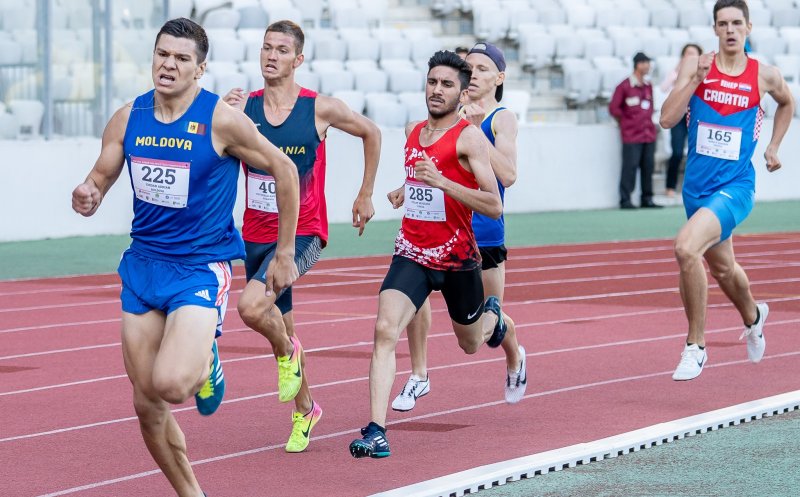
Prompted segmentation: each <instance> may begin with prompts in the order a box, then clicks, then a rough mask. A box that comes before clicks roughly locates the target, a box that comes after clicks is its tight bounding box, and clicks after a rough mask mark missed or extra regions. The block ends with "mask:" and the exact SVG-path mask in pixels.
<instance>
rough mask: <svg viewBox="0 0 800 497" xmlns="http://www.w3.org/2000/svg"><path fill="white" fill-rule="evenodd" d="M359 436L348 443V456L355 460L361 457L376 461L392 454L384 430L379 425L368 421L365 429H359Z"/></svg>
mask: <svg viewBox="0 0 800 497" xmlns="http://www.w3.org/2000/svg"><path fill="white" fill-rule="evenodd" d="M361 435H363V437H362V438H357V439H355V440H353V441H352V442H350V454H352V455H353V457H355V458H356V459H360V458H362V457H372V458H374V459H377V458H381V457H389V456H390V455H391V454H392V452H391V451H390V450H389V441H388V440H387V439H386V430H385V429H384V428H382V427H381V426H380V425H378V424H375V423H373V422H371V421H370V423H369V424H368V425H367V426H366V427H365V428H361Z"/></svg>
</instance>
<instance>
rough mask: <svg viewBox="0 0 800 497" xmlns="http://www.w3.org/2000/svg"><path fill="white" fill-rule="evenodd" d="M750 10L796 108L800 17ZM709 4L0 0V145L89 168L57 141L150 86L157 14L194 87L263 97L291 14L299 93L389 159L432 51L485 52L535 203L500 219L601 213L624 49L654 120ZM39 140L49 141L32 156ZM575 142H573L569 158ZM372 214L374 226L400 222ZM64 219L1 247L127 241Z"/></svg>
mask: <svg viewBox="0 0 800 497" xmlns="http://www.w3.org/2000/svg"><path fill="white" fill-rule="evenodd" d="M749 5H750V11H751V18H752V22H753V25H754V30H753V32H752V35H751V37H750V40H749V41H750V45H751V48H752V51H751V56H753V57H756V58H759V59H761V60H764V61H766V62H768V63H772V64H775V65H777V66H778V67H780V69H781V71H782V73H783V75H784V77H785V78H786V79H787V81H788V82H789V84H790V87H791V88H792V91H793V92H794V94H795V98H797V97H798V96H800V21H799V20H800V5H798V4H797V3H796V2H795V1H793V0H754V1H751V2H749ZM712 6H713V2H711V1H700V0H647V1H644V0H592V1H589V0H481V1H475V0H233V1H230V0H228V1H223V0H114V1H111V0H0V28H1V29H0V139H2V140H11V143H12V144H13V146H12V147H11V150H12V152H13V153H12V157H28V159H25V160H31V157H33V158H34V159H35V158H36V157H38V155H37V154H41V159H40V160H41V161H42V163H44V164H47V163H49V160H50V159H49V156H51V155H52V154H58V155H59V156H61V157H70V158H72V159H73V160H74V161H75V162H76V164H72V163H70V164H69V165H68V166H67V167H62V168H58V169H57V170H56V171H54V172H53V174H55V175H56V177H59V178H60V176H59V175H64V176H65V177H64V178H62V179H64V180H65V181H66V179H67V178H69V181H67V183H72V181H73V178H74V177H75V176H74V175H75V174H76V171H77V170H82V168H83V166H84V164H85V161H90V160H94V159H93V158H91V156H92V153H90V151H92V150H93V146H84V147H83V148H80V147H79V150H80V153H78V152H76V151H74V150H73V147H76V146H77V145H75V143H84V142H83V141H80V140H79V142H75V141H74V140H73V141H69V140H67V141H64V139H65V138H73V137H79V138H81V139H89V138H94V139H97V138H99V137H100V135H101V133H102V130H103V127H104V126H105V123H106V122H107V120H108V118H109V116H110V115H111V114H112V113H113V111H114V110H116V109H117V108H119V106H120V105H122V104H123V103H125V102H129V101H131V100H132V99H133V98H134V97H135V96H137V95H139V94H141V93H143V92H144V91H146V90H147V89H148V88H150V87H151V85H152V82H151V76H150V60H151V56H152V43H153V40H154V38H155V34H156V32H157V30H158V28H159V27H160V26H161V25H162V23H163V22H164V20H165V19H167V18H173V17H179V16H185V17H190V18H192V19H194V20H196V21H198V22H199V23H201V24H202V25H203V26H204V27H205V28H206V30H207V32H208V35H209V41H210V52H209V56H208V67H207V71H206V72H205V74H204V76H203V78H202V79H201V81H200V84H201V85H202V86H203V87H205V88H206V89H208V90H210V91H213V92H216V93H218V94H220V95H224V94H225V93H226V92H227V91H229V90H230V89H231V88H234V87H241V88H244V89H246V90H253V89H259V88H261V87H262V86H263V80H262V79H261V74H260V71H259V67H258V58H259V52H260V43H261V40H262V38H263V34H264V30H265V26H266V25H267V24H268V23H270V22H272V21H275V20H280V19H291V20H294V21H296V22H298V23H299V24H300V25H301V26H302V27H303V28H304V30H305V33H306V43H305V48H304V54H305V62H304V63H303V64H302V65H301V66H300V68H299V69H298V73H297V80H298V82H299V83H300V84H301V85H303V86H305V87H307V88H309V89H311V90H315V91H319V92H321V93H323V94H328V95H333V96H336V97H339V98H340V99H342V100H343V101H345V102H346V103H347V104H348V105H349V106H350V107H351V108H352V109H353V110H354V111H356V112H360V113H363V114H365V115H366V116H367V117H369V118H370V119H372V120H374V121H375V122H376V123H378V125H379V126H381V127H382V128H383V129H384V144H383V149H384V150H386V151H396V150H400V149H401V147H402V141H403V138H402V129H403V126H404V125H405V124H406V123H407V122H409V121H413V120H417V119H421V118H423V117H424V116H425V114H426V107H425V101H424V97H423V95H424V93H423V85H424V75H425V73H426V69H427V68H426V63H427V60H428V58H429V57H430V55H431V54H432V53H433V52H434V51H436V50H439V49H451V50H452V49H454V48H455V47H457V46H468V47H469V46H472V45H473V44H474V43H476V42H478V41H491V42H492V43H494V44H496V45H497V46H499V47H500V48H501V49H502V50H503V51H504V52H505V54H506V60H507V61H508V68H507V70H506V81H505V85H504V87H505V91H504V96H503V101H502V104H503V105H504V106H506V107H508V108H509V109H511V110H513V111H514V112H515V114H516V115H517V117H518V119H519V123H520V125H521V127H520V140H519V143H520V150H519V153H520V157H531V158H532V159H533V160H535V161H536V164H537V167H535V168H533V167H531V168H523V169H521V171H520V175H519V178H518V185H520V186H521V187H522V188H517V189H515V190H516V191H522V190H523V189H526V188H528V186H530V187H531V188H535V189H537V190H539V191H540V193H538V194H537V195H513V194H512V195H510V196H509V198H507V201H506V209H507V212H531V211H553V210H573V209H595V208H608V207H613V206H615V205H617V203H618V198H617V193H616V192H617V181H618V178H619V176H618V175H619V173H618V171H619V169H618V168H619V164H620V156H619V153H620V152H619V148H620V147H619V132H618V130H617V125H616V123H615V122H614V120H613V119H612V118H611V117H610V116H609V114H608V109H607V104H608V101H609V99H610V97H611V94H612V92H613V90H614V88H615V86H616V85H617V84H618V83H619V82H620V81H621V80H622V79H624V78H625V77H627V76H628V75H630V73H631V69H632V64H631V60H632V56H633V55H634V54H635V53H636V52H638V51H643V52H645V53H646V54H648V55H649V57H650V58H651V59H652V70H651V76H652V80H653V83H654V84H653V88H654V92H655V95H654V102H655V106H654V107H655V114H654V120H656V121H657V120H658V116H659V113H658V110H659V107H660V105H661V103H662V102H663V100H664V99H665V98H666V95H665V94H663V93H662V92H661V91H660V90H659V89H658V86H659V85H658V83H660V81H661V80H662V79H663V78H664V77H665V76H666V75H667V74H669V73H670V72H671V71H673V69H674V68H675V67H676V64H677V61H678V59H679V52H680V50H681V48H682V47H683V46H684V45H685V44H686V43H689V42H694V43H698V44H699V45H700V46H702V47H704V49H706V50H708V49H712V48H714V47H715V43H716V38H715V37H714V32H713V30H712V27H711V18H710V15H711V14H710V12H711V10H712ZM764 100H765V103H764V104H763V105H764V107H765V111H766V116H767V118H768V119H767V122H770V121H771V120H770V119H769V117H771V115H772V113H773V112H774V110H775V105H774V102H773V101H771V99H770V97H769V96H766V97H765V99H764ZM798 109H800V107H798ZM798 112H800V110H798ZM532 130H535V131H532ZM668 133H669V132H668V131H667V130H661V131H660V132H659V135H658V140H657V144H656V171H655V175H654V187H655V189H656V193H658V192H663V191H664V183H665V176H666V174H665V171H666V161H667V158H668V157H669V155H670V153H671V150H670V145H669V143H670V140H669V134H668ZM42 139H44V140H49V144H48V146H47V147H42V146H39V145H37V143H39V141H40V140H42ZM331 139H333V140H338V139H340V137H338V136H336V135H335V134H333V135H332V136H331ZM576 140H578V141H579V142H580V143H582V145H583V146H581V147H575V146H573V144H574V143H575V141H576ZM762 141H763V140H762ZM762 146H763V145H762ZM48 147H49V148H48ZM794 147H795V142H794V141H792V140H791V139H787V140H784V146H783V149H782V150H783V151H784V152H783V153H784V154H785V155H793V154H794V153H795V148H794ZM337 148H338V147H330V148H329V159H328V160H329V163H330V164H332V165H333V167H334V169H335V168H336V167H337V166H336V164H338V163H347V162H349V161H350V160H351V159H350V157H349V156H348V155H347V153H341V151H339V152H338V153H339V154H341V156H339V155H337V152H336V150H337ZM50 149H54V150H56V151H55V152H51V151H49V150H50ZM339 150H341V149H339ZM26 154H27V155H26ZM31 154H32V155H31ZM756 156H757V157H760V153H758V152H757V155H756ZM78 157H82V158H83V159H81V160H80V161H79V160H78V159H77V158H78ZM553 157H559V161H560V162H561V168H564V170H567V171H569V172H568V173H566V174H568V176H569V178H570V179H569V181H565V177H564V174H565V173H563V172H562V170H560V169H559V170H553V168H550V167H539V166H540V165H542V164H548V163H549V161H551V160H552V158H553ZM37 160H38V159H37ZM395 161H399V154H388V153H387V154H384V157H383V158H382V160H381V164H382V166H381V168H380V171H379V178H378V182H377V184H376V188H385V189H386V190H387V191H388V190H390V189H393V188H394V187H393V186H392V185H394V184H395V183H396V182H397V181H396V179H397V178H396V177H395V176H393V175H392V174H391V171H394V170H396V169H397V168H396V167H393V164H394V162H395ZM78 162H80V164H77V163H78ZM73 168H74V169H75V171H72V169H73ZM756 169H757V170H760V169H761V168H760V167H757V168H756ZM68 170H69V171H72V172H71V175H67V174H68V173H67V172H66V171H68ZM759 174H761V173H759ZM782 174H785V175H792V174H794V173H792V172H789V171H787V172H786V173H782ZM333 181H336V180H335V179H334V180H333ZM791 184H792V178H784V181H775V182H773V183H769V182H762V183H760V185H759V186H760V188H759V192H758V195H759V198H760V199H767V200H784V199H795V198H797V196H798V194H797V192H796V191H793V190H794V189H792V188H791ZM543 185H544V187H543ZM548 185H549V187H548ZM334 187H336V188H338V186H333V185H331V184H329V188H334ZM344 187H345V188H348V185H344ZM348 191H349V190H348ZM112 193H114V192H112ZM54 194H55V192H54ZM120 195H121V196H122V199H121V200H120V202H121V204H120V205H121V206H122V205H126V203H127V202H128V199H127V197H125V196H124V194H122V193H121V194H120ZM334 202H335V200H334ZM377 204H378V205H376V218H377V219H393V218H397V217H398V216H399V213H398V212H397V211H394V210H393V209H391V208H390V207H387V206H382V205H381V203H380V202H378V203H377ZM330 210H331V212H332V218H331V221H333V222H346V221H347V218H346V216H344V215H341V216H339V217H337V214H336V212H342V213H344V214H347V213H348V212H349V207H347V208H345V207H344V206H342V207H341V208H339V207H337V206H335V205H334V206H332V208H331V209H330ZM12 221H13V220H12ZM63 221H64V222H63V223H61V224H59V226H60V227H61V229H56V230H55V232H51V231H47V230H45V229H44V227H41V226H36V225H32V224H31V223H24V222H21V221H20V223H19V226H18V227H9V228H8V229H6V230H4V237H3V239H5V240H17V239H35V238H40V237H48V236H68V235H81V234H95V233H104V232H111V233H124V232H125V228H124V226H125V225H126V224H127V221H128V219H121V220H119V225H116V224H115V225H114V226H113V227H109V226H106V227H105V228H101V227H97V228H94V229H93V231H91V232H87V226H86V225H85V224H83V225H82V224H81V223H77V222H75V220H71V219H68V218H65V219H64V220H63ZM67 226H69V228H67ZM49 229H51V230H52V227H51V228H49Z"/></svg>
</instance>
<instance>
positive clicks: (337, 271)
mask: <svg viewBox="0 0 800 497" xmlns="http://www.w3.org/2000/svg"><path fill="white" fill-rule="evenodd" d="M665 241H668V242H670V244H669V245H664V246H657V247H642V248H628V249H616V250H589V251H578V252H567V253H549V254H530V255H522V254H520V255H514V256H513V259H514V260H547V259H563V258H567V257H588V256H595V255H622V254H640V253H643V252H660V251H665V250H668V251H672V250H673V249H672V245H671V242H672V240H665ZM612 243H618V244H626V243H628V242H612ZM795 243H797V241H796V240H768V241H767V240H765V241H752V242H748V241H738V243H737V244H736V248H737V249H739V251H737V254H736V256H737V258H745V257H754V256H763V255H794V254H798V253H800V249H789V250H780V251H762V252H750V253H748V252H743V251H741V248H742V247H750V246H754V247H758V248H762V247H764V246H766V245H779V244H795ZM577 245H580V244H577ZM556 246H557V247H561V246H560V245H556ZM567 246H571V244H569V245H567ZM534 248H539V247H514V248H512V249H511V251H512V253H513V251H523V250H527V249H534ZM372 257H383V256H365V257H361V258H360V257H348V258H340V259H339V260H359V259H366V258H372ZM674 260H675V259H674V257H668V258H663V259H652V261H653V262H666V261H669V262H674ZM595 264H598V266H604V265H606V263H602V262H601V263H595ZM612 265H613V264H612ZM598 266H591V265H590V266H581V265H556V266H552V269H554V270H556V269H563V268H570V267H574V268H578V267H598ZM386 267H387V264H371V265H354V266H345V267H337V268H325V269H322V268H321V269H312V271H311V273H310V274H312V275H313V274H316V275H347V273H350V272H352V271H363V270H371V269H383V270H385V269H386ZM109 274H113V273H105V274H100V275H79V276H63V277H56V278H34V279H22V280H5V281H4V282H0V285H1V284H2V283H5V282H11V283H14V282H26V281H36V280H42V281H47V280H56V281H57V280H60V279H68V278H77V277H87V276H107V275H109ZM351 276H352V275H351ZM372 276H375V275H372ZM382 276H383V275H380V277H382ZM376 277H377V276H376ZM233 279H234V280H241V279H244V276H242V275H237V276H235V277H234V278H233ZM115 287H116V288H118V287H119V285H116V284H115V285H109V284H103V285H95V286H92V285H85V286H81V287H76V288H69V289H68V290H69V291H71V292H74V291H77V290H81V291H82V290H91V289H107V288H115ZM65 290H67V289H65V288H43V289H37V290H19V291H11V292H0V297H4V296H11V295H31V294H38V293H50V292H63V291H65Z"/></svg>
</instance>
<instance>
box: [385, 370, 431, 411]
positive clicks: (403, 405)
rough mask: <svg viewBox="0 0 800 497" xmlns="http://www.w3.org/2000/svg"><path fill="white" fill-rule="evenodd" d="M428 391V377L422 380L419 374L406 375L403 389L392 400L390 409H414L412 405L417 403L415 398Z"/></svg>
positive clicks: (429, 386) (429, 387)
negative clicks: (406, 379) (406, 378)
mask: <svg viewBox="0 0 800 497" xmlns="http://www.w3.org/2000/svg"><path fill="white" fill-rule="evenodd" d="M430 391H431V380H430V378H425V379H424V380H423V379H422V378H420V377H419V376H414V375H411V376H409V377H408V381H407V382H406V384H405V386H404V387H403V389H402V390H401V391H400V393H399V394H397V397H395V399H394V400H393V401H392V409H394V410H395V411H400V412H406V411H410V410H411V409H414V406H415V405H416V404H417V399H418V398H420V397H422V396H424V395H427V394H428V392H430Z"/></svg>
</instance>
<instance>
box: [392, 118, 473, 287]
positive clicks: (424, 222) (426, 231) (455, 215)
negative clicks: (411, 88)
mask: <svg viewBox="0 0 800 497" xmlns="http://www.w3.org/2000/svg"><path fill="white" fill-rule="evenodd" d="M427 123H428V121H424V122H422V123H420V124H418V125H417V127H415V128H414V130H413V131H412V132H411V134H410V135H408V140H406V149H405V168H406V184H405V208H406V212H405V216H404V217H403V224H402V225H401V227H400V233H398V235H397V239H396V240H395V248H394V253H395V255H399V256H402V257H406V258H408V259H411V260H413V261H414V262H417V263H418V264H421V265H423V266H425V267H428V268H430V269H436V270H444V271H466V270H472V269H475V268H476V267H477V266H478V265H479V264H480V255H479V252H478V246H477V244H476V243H475V235H474V234H473V232H472V210H470V209H469V208H468V207H467V206H465V205H464V204H462V203H461V202H459V201H457V200H455V199H452V198H450V197H449V196H447V195H445V194H444V192H443V191H442V190H440V189H438V188H433V187H430V186H428V185H426V184H424V183H422V182H421V181H417V180H416V179H415V178H414V164H416V163H417V162H418V161H420V160H422V152H423V151H425V153H427V154H428V156H429V157H430V158H431V160H432V161H433V163H434V164H436V166H437V167H438V168H439V171H440V172H441V173H442V175H443V176H444V177H445V178H448V179H449V180H451V181H454V182H456V183H458V184H460V185H463V186H465V187H467V188H472V189H476V190H477V189H478V182H477V181H476V180H475V176H474V175H473V174H472V173H471V172H468V171H466V170H465V169H464V168H463V167H462V166H461V164H460V163H459V162H458V152H457V151H456V142H457V141H458V137H459V136H460V135H461V132H462V131H463V130H464V128H466V127H467V126H469V122H468V121H466V120H464V119H461V120H460V121H459V122H458V123H457V124H456V125H455V126H454V127H453V128H452V129H450V130H448V131H447V132H445V134H444V135H443V136H442V137H441V138H439V139H438V140H437V141H436V142H435V143H433V144H432V145H430V146H428V147H423V146H421V145H420V143H419V134H420V131H421V130H422V128H423V126H425V125H426V124H427Z"/></svg>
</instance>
